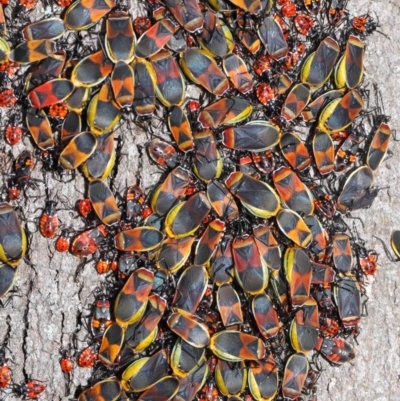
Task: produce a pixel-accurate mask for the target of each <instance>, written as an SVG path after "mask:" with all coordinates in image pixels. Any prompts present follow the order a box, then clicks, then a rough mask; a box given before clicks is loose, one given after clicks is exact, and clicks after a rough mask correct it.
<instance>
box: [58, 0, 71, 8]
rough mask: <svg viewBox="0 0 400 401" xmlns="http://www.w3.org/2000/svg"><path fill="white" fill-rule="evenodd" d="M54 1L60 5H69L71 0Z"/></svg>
mask: <svg viewBox="0 0 400 401" xmlns="http://www.w3.org/2000/svg"><path fill="white" fill-rule="evenodd" d="M55 1H56V3H57V4H58V5H59V6H60V7H69V6H70V5H71V3H72V0H55Z"/></svg>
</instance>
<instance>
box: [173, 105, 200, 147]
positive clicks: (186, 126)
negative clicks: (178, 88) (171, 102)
mask: <svg viewBox="0 0 400 401" xmlns="http://www.w3.org/2000/svg"><path fill="white" fill-rule="evenodd" d="M168 127H169V130H170V131H171V134H172V136H173V137H174V140H175V142H176V145H177V146H178V148H179V150H181V151H182V152H188V151H189V150H192V149H193V146H194V144H193V134H192V129H191V127H190V123H189V120H188V118H187V115H186V113H185V112H184V110H183V109H182V108H180V107H179V106H172V107H171V110H170V113H169V115H168Z"/></svg>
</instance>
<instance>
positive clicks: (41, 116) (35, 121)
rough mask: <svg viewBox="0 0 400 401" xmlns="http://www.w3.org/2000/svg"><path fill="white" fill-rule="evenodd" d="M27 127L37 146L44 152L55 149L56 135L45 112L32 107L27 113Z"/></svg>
mask: <svg viewBox="0 0 400 401" xmlns="http://www.w3.org/2000/svg"><path fill="white" fill-rule="evenodd" d="M26 125H27V127H28V130H29V133H30V134H31V136H32V138H33V140H34V141H35V143H36V145H37V146H38V147H39V148H40V149H42V150H48V149H51V148H53V147H54V145H55V141H54V135H53V131H52V129H51V125H50V122H49V120H48V118H47V116H46V114H45V112H44V111H43V110H37V109H34V108H33V107H30V108H29V109H28V111H27V113H26Z"/></svg>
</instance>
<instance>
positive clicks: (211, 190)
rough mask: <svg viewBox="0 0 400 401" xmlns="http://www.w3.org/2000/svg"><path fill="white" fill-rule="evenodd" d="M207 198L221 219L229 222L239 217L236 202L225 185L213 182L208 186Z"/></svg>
mask: <svg viewBox="0 0 400 401" xmlns="http://www.w3.org/2000/svg"><path fill="white" fill-rule="evenodd" d="M207 197H208V200H209V201H210V203H211V206H212V208H213V209H214V211H215V212H216V213H217V215H218V216H219V217H221V218H223V219H225V220H227V221H233V220H236V219H237V218H238V217H239V209H238V206H237V204H236V201H235V199H234V197H233V196H232V195H231V193H230V192H229V191H228V189H227V188H226V186H225V185H224V184H222V183H220V182H218V181H211V182H210V183H209V184H208V185H207Z"/></svg>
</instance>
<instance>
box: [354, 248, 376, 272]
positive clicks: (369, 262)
mask: <svg viewBox="0 0 400 401" xmlns="http://www.w3.org/2000/svg"><path fill="white" fill-rule="evenodd" d="M356 252H357V258H358V264H359V266H360V268H361V270H362V271H363V272H364V273H365V274H366V275H367V276H373V275H374V274H375V273H376V271H377V269H378V254H377V253H376V252H375V251H374V250H369V251H368V250H367V249H365V247H363V246H360V245H358V246H357V247H356Z"/></svg>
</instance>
